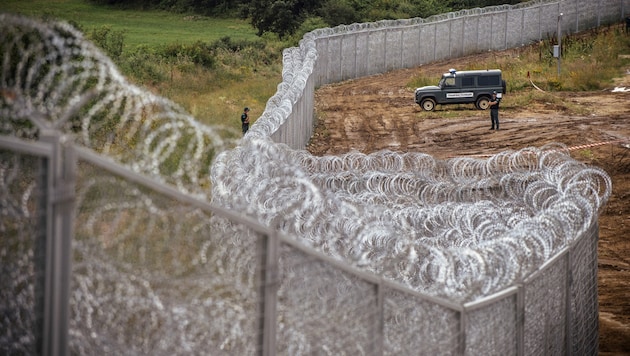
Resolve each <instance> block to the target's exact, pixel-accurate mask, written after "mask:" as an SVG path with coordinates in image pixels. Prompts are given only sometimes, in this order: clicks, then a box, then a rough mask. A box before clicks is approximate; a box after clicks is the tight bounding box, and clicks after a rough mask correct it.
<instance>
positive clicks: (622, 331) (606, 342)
mask: <svg viewBox="0 0 630 356" xmlns="http://www.w3.org/2000/svg"><path fill="white" fill-rule="evenodd" d="M484 55H488V54H482V55H480V56H484ZM478 59H479V58H477V57H475V56H472V57H465V58H459V59H455V60H450V61H444V62H440V63H432V64H429V65H424V66H422V70H423V71H425V72H426V71H429V72H433V73H436V82H437V79H438V78H439V75H440V74H441V73H443V72H445V71H447V70H448V69H449V68H463V67H466V64H467V63H470V62H472V61H475V60H478ZM629 69H630V68H625V69H624V70H625V71H626V73H628V70H629ZM418 70H419V68H414V69H404V70H398V71H394V72H389V73H386V74H381V75H376V76H371V77H366V78H361V79H356V80H351V81H346V82H342V83H336V84H333V85H328V86H324V87H322V88H320V89H318V90H317V91H316V94H315V95H316V115H317V117H318V123H317V125H316V128H315V133H314V135H313V138H312V139H311V142H310V144H309V147H308V148H307V149H308V150H309V151H310V152H311V153H312V154H314V155H335V154H342V153H346V152H349V151H351V150H357V151H360V152H364V153H370V152H375V151H379V150H384V149H388V150H392V151H400V152H423V153H428V154H431V155H433V156H434V157H436V158H449V157H456V156H467V155H480V156H485V155H492V154H495V153H498V152H502V151H506V150H518V149H522V148H526V147H540V146H543V145H545V144H549V143H555V142H559V143H563V144H565V145H567V146H568V147H571V148H573V149H572V151H571V154H572V156H573V157H574V158H576V159H578V160H581V161H584V162H586V163H588V164H591V165H595V166H599V167H601V168H603V169H604V170H605V171H606V172H607V173H608V174H609V175H610V176H611V178H612V182H613V191H612V196H611V198H610V200H609V201H608V203H607V205H606V207H605V208H604V209H603V211H602V212H601V215H600V240H599V246H598V255H599V256H598V268H599V271H598V291H599V330H600V336H599V351H600V353H599V354H600V355H628V354H630V204H629V203H630V92H613V91H612V89H613V88H614V87H627V88H629V89H630V75H625V76H623V77H621V78H618V79H616V80H615V83H613V85H611V87H610V89H608V90H603V91H598V92H554V93H547V94H545V97H546V96H547V95H548V97H549V100H548V101H547V100H536V101H532V102H530V103H527V105H517V104H514V103H510V99H511V98H510V93H509V92H508V93H507V94H506V95H505V96H504V98H503V101H502V104H501V111H500V124H501V127H500V130H499V131H496V130H493V131H491V130H489V128H490V113H489V112H488V111H480V110H476V109H475V108H474V107H473V105H472V104H467V105H456V106H440V105H438V106H437V108H436V111H435V112H424V111H423V110H422V109H421V108H420V106H418V105H417V104H415V102H414V99H413V89H411V88H407V87H406V84H407V83H408V82H409V79H410V78H411V77H412V76H414V75H415V74H416V73H417V71H418ZM508 85H509V83H508ZM531 90H537V89H535V88H534V87H532V89H531ZM558 99H560V100H558ZM585 145H586V146H585Z"/></svg>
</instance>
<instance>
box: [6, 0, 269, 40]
mask: <svg viewBox="0 0 630 356" xmlns="http://www.w3.org/2000/svg"><path fill="white" fill-rule="evenodd" d="M0 11H2V12H13V13H19V14H23V15H27V16H31V17H41V16H44V17H47V18H53V19H60V20H65V21H72V22H75V23H77V24H79V25H80V26H81V27H82V28H83V29H84V30H86V31H88V30H90V29H93V28H99V27H103V26H109V27H111V28H112V29H113V30H115V31H122V32H123V33H124V36H125V45H126V46H127V47H129V48H135V47H136V46H138V45H147V46H149V47H155V46H159V45H163V44H167V43H193V42H196V41H204V42H213V41H215V40H218V39H220V38H222V37H225V36H229V37H231V38H232V39H249V40H253V39H256V38H257V36H256V30H255V29H254V28H253V27H252V26H251V25H250V24H249V23H248V22H247V21H245V20H240V19H219V18H208V17H202V16H190V15H184V14H174V13H169V12H163V11H137V10H118V9H115V8H109V7H103V6H96V5H94V4H91V3H90V2H88V1H87V0H2V1H0Z"/></svg>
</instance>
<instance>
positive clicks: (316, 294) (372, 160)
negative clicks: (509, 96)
mask: <svg viewBox="0 0 630 356" xmlns="http://www.w3.org/2000/svg"><path fill="white" fill-rule="evenodd" d="M601 3H605V2H604V1H603V0H602V1H601ZM536 4H538V5H540V6H551V5H549V4H548V3H536ZM571 4H574V3H573V2H571ZM619 4H622V5H623V2H622V3H619ZM556 6H557V3H556ZM506 9H508V8H505V7H501V8H497V9H494V10H492V11H499V12H501V11H504V10H506ZM509 9H510V10H514V9H518V8H517V7H514V8H509ZM475 11H479V12H480V14H486V13H489V12H492V11H490V10H488V9H484V10H475ZM621 11H622V13H623V10H621ZM502 14H503V16H507V15H505V13H504V12H502ZM444 16H445V19H448V18H450V17H453V14H449V15H444ZM487 16H490V15H487ZM592 16H598V17H597V18H598V20H597V21H600V18H601V17H604V16H603V15H600V14H595V13H593V14H592ZM455 17H456V16H455ZM0 20H1V21H0V23H1V25H0V27H1V29H2V33H3V37H2V40H0V51H1V52H2V53H3V65H2V67H1V72H0V91H1V95H0V99H1V102H0V104H1V105H0V124H1V126H0V179H1V183H0V204H1V205H0V231H1V232H2V234H1V235H2V240H0V266H2V274H1V275H0V279H1V281H2V286H3V288H2V292H0V293H1V294H0V308H1V309H2V319H0V330H1V331H0V350H2V352H3V353H8V354H14V353H28V354H30V353H42V354H67V353H77V354H90V353H116V354H169V355H171V354H191V353H192V354H196V353H209V354H230V355H232V354H256V353H259V354H268V355H271V354H287V355H288V354H290V355H301V354H335V355H339V354H341V355H343V354H353V355H354V354H367V355H372V354H374V355H399V354H427V355H430V354H458V355H459V354H470V355H475V354H496V355H499V354H501V355H504V354H540V353H552V354H555V353H577V354H594V353H596V352H597V342H598V341H597V331H598V328H597V280H596V271H597V249H596V247H597V236H598V231H597V218H598V214H599V211H600V209H601V208H602V207H603V206H604V204H605V203H606V201H607V199H608V196H609V194H610V190H611V189H610V179H609V177H608V176H607V175H606V174H605V173H604V172H603V171H601V170H599V169H596V168H592V167H587V166H585V165H583V164H581V163H579V162H577V161H575V160H573V159H571V157H570V156H569V155H568V153H567V152H566V151H565V149H564V147H562V146H560V145H552V146H548V147H542V148H531V149H527V150H523V151H518V152H504V153H501V154H498V155H495V156H492V157H490V158H488V159H483V160H481V159H471V158H456V159H451V160H445V161H443V160H437V159H435V158H433V157H431V156H428V155H424V154H421V153H405V154H402V153H394V152H377V153H374V154H371V155H363V154H359V153H356V152H351V153H348V154H346V155H342V156H334V157H333V156H329V157H314V156H312V155H309V154H308V153H307V152H305V151H302V150H294V149H290V148H289V147H288V146H287V145H284V144H277V143H274V142H273V141H272V140H271V139H270V138H272V139H273V140H276V141H281V142H285V143H287V144H288V145H289V146H296V145H297V146H299V145H303V144H304V142H305V140H306V139H307V138H308V137H309V136H310V133H309V132H310V130H311V129H312V127H311V123H310V117H312V108H313V95H314V88H315V87H316V85H320V84H322V83H319V82H317V81H316V80H315V78H316V77H321V76H322V75H323V73H324V72H320V71H321V69H316V68H321V67H318V66H319V65H320V64H321V63H324V60H322V59H321V58H320V53H319V50H320V49H319V48H317V47H318V46H320V44H321V43H324V42H323V41H327V43H328V44H327V45H326V46H329V45H330V41H332V40H330V41H329V39H325V38H324V37H320V40H319V41H320V42H319V43H320V44H317V45H315V44H316V41H315V42H314V41H313V40H312V38H311V37H309V36H321V34H322V33H324V32H326V31H335V30H320V31H319V32H318V33H319V34H317V33H315V34H311V35H307V37H305V39H304V40H303V41H302V46H300V47H299V48H294V49H289V50H286V51H285V53H284V55H285V66H284V72H283V82H282V83H281V84H280V85H279V87H278V93H277V94H276V95H275V96H274V97H273V98H271V99H270V101H269V103H268V106H267V109H266V110H265V113H264V114H263V117H261V118H260V119H258V121H257V122H256V123H255V124H254V125H253V126H252V129H251V130H250V132H248V134H247V135H246V137H245V138H244V139H243V140H242V141H240V142H230V141H226V140H225V139H223V137H224V135H222V134H221V131H222V130H223V129H222V128H220V127H206V126H203V125H200V124H199V123H197V122H196V121H195V120H194V119H193V118H191V117H190V116H188V115H187V114H186V113H185V112H183V111H182V110H181V109H180V108H178V107H177V106H176V105H174V104H172V103H170V102H168V101H167V100H165V99H163V98H159V97H155V96H154V95H152V94H151V93H148V92H146V91H143V90H141V89H139V88H137V87H134V86H133V85H131V84H129V83H127V82H126V81H125V80H124V78H122V76H120V74H119V73H118V72H117V70H116V69H115V67H114V66H113V64H112V63H111V62H110V61H109V60H108V59H107V58H106V57H104V56H103V55H102V54H101V52H100V51H98V50H97V49H96V48H94V47H93V46H92V45H91V44H90V43H89V42H87V41H84V40H83V39H82V37H81V35H80V34H79V33H77V32H76V31H75V30H74V29H72V28H71V27H70V26H67V25H63V24H44V23H40V22H37V21H33V20H29V19H26V18H22V17H16V16H10V15H0ZM577 20H578V19H577V16H576V23H578V21H577ZM579 20H580V21H579V23H587V22H588V21H587V20H586V19H584V18H580V19H579ZM414 21H419V20H414ZM493 21H494V20H493ZM497 21H498V20H497ZM554 21H555V19H554ZM438 22H440V21H438ZM447 22H448V21H447ZM440 23H441V22H440ZM385 24H387V26H389V25H392V23H391V22H384V23H379V24H377V25H374V24H367V25H356V26H357V27H362V26H366V27H370V26H377V27H379V26H385ZM434 25H435V27H433V31H434V32H437V30H438V27H437V26H438V24H437V23H435V24H434ZM396 26H397V25H396ZM396 26H394V27H396ZM439 26H445V27H446V24H443V23H441V24H440V25H439ZM448 26H451V25H448ZM580 26H581V25H580ZM455 27H457V26H455ZM396 31H398V30H395V29H394V30H392V33H390V32H387V31H382V30H380V29H378V30H375V33H372V32H373V31H372V30H370V31H363V30H361V31H358V33H359V32H360V33H361V36H363V37H359V35H357V37H356V41H357V43H362V41H365V42H364V43H365V46H364V45H358V46H356V49H357V50H359V48H362V49H361V50H365V49H366V48H374V51H375V53H373V54H374V56H372V54H369V55H367V56H369V57H372V59H371V60H370V61H371V62H370V63H376V64H374V65H372V64H369V63H363V64H361V65H362V66H363V67H364V68H365V69H361V70H365V72H359V71H358V70H357V72H356V73H357V74H356V75H359V73H360V75H367V74H370V71H371V70H373V69H371V68H379V69H384V70H389V69H393V68H395V67H391V68H390V67H389V66H390V65H391V66H394V64H391V63H397V64H395V65H400V63H405V62H406V61H410V60H411V59H410V58H411V57H407V59H405V55H404V53H405V52H404V51H403V50H402V47H401V48H399V49H396V48H394V47H393V48H392V49H388V50H387V51H388V52H387V53H389V54H386V53H384V52H378V51H377V50H376V49H377V48H389V46H390V42H389V39H392V38H398V39H402V38H403V37H404V36H408V34H406V35H403V34H402V32H396ZM422 31H424V30H422ZM459 31H460V32H465V33H468V32H469V31H464V30H462V29H461V28H460V29H459ZM316 32H317V31H316ZM376 32H378V33H376ZM396 36H398V37H396ZM330 37H331V38H333V37H335V36H330ZM373 38H376V39H380V40H379V41H380V42H378V41H377V42H372V40H371V39H373ZM340 41H341V40H340ZM344 41H345V40H344ZM395 42H396V41H395ZM334 43H335V44H334V45H333V46H335V45H339V46H341V47H342V48H343V50H346V47H348V46H347V45H348V43H347V42H343V41H342V42H334ZM398 43H400V41H398ZM466 43H467V42H466ZM434 46H437V47H439V48H440V51H442V52H443V51H445V48H444V47H441V46H442V45H441V44H439V45H435V44H434ZM453 48H457V46H453ZM379 51H380V49H379ZM449 51H450V49H449ZM442 52H440V53H442ZM329 53H330V54H331V58H332V54H334V53H335V50H333V49H332V48H331V49H330V50H329ZM337 53H339V52H337ZM366 53H371V52H365V53H364V54H366ZM392 53H401V55H400V56H398V57H397V58H398V59H395V58H396V55H391V54H392ZM449 55H457V54H453V53H450V54H449ZM341 58H342V59H340V61H341V62H340V63H345V62H347V61H348V60H347V59H345V58H346V56H345V55H344V56H341ZM378 58H382V59H381V60H380V61H381V62H379V60H377V59H378ZM354 61H355V62H357V63H358V59H355V60H354ZM389 61H392V62H389ZM316 63H317V65H316ZM378 63H381V64H378ZM388 63H390V64H388ZM340 67H343V66H342V65H340ZM309 68H310V69H309ZM331 68H332V67H331ZM356 68H359V67H356ZM329 70H331V71H332V72H331V73H333V74H331V76H330V77H329V79H326V80H332V78H335V79H334V80H341V79H343V77H337V75H340V74H335V72H334V70H333V69H329ZM314 74H315V75H314ZM326 76H328V74H326ZM327 78H328V77H327ZM287 119H290V120H288V121H286V120H287ZM274 120H275V121H274Z"/></svg>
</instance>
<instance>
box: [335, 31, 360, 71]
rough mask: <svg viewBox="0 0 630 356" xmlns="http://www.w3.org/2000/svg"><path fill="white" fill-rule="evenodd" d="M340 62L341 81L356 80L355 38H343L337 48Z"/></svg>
mask: <svg viewBox="0 0 630 356" xmlns="http://www.w3.org/2000/svg"><path fill="white" fill-rule="evenodd" d="M338 52H339V53H340V56H339V57H340V60H341V79H342V80H347V79H352V78H356V61H357V58H356V55H357V38H356V36H343V37H342V38H341V44H340V47H339V48H338Z"/></svg>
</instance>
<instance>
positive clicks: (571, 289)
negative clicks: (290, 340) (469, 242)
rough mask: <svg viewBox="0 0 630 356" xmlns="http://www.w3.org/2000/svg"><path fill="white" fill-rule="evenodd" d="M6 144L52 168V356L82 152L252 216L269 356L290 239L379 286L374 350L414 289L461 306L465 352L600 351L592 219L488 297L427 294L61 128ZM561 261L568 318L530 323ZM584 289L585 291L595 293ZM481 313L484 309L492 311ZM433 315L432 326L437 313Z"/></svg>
mask: <svg viewBox="0 0 630 356" xmlns="http://www.w3.org/2000/svg"><path fill="white" fill-rule="evenodd" d="M0 149H1V150H8V151H12V152H15V153H18V154H30V155H35V156H39V157H41V159H42V169H43V170H44V172H45V174H43V177H46V182H45V186H46V188H45V192H46V195H45V200H46V202H45V203H43V204H42V207H44V206H45V211H46V213H45V219H42V221H41V224H42V225H45V227H44V230H45V231H46V236H45V241H42V242H43V246H45V250H46V254H45V255H46V261H45V262H43V261H42V262H41V263H42V265H41V267H40V268H43V269H44V271H45V273H44V275H43V276H44V277H43V278H42V279H41V280H40V281H39V282H38V283H41V286H35V288H36V289H39V288H41V289H42V290H43V291H44V293H43V295H42V296H41V300H40V302H41V303H42V306H43V307H42V306H36V309H37V310H34V311H33V313H42V314H41V315H38V316H37V318H38V320H41V321H42V322H41V324H40V325H39V326H38V331H37V333H39V334H41V337H40V338H39V341H38V343H40V344H39V345H37V350H38V351H41V354H43V355H65V354H68V338H69V335H68V308H69V306H68V303H69V297H68V293H69V288H70V280H71V277H72V275H71V274H72V263H71V260H72V259H71V256H72V247H71V245H72V239H73V225H74V224H75V221H74V216H75V214H74V211H73V209H74V197H75V193H74V185H75V177H76V175H77V171H76V169H77V161H78V160H83V161H87V162H89V163H91V164H94V165H97V166H99V167H100V168H102V169H105V170H107V171H108V172H111V173H113V174H115V175H117V176H120V177H122V178H123V179H125V180H127V181H131V182H134V183H136V184H140V185H142V186H144V187H146V188H149V189H150V190H152V191H156V192H158V193H160V194H164V195H167V196H170V197H172V198H173V199H176V200H178V201H181V202H185V203H187V204H191V205H193V206H195V207H198V208H199V209H202V210H205V211H211V212H212V213H213V214H216V215H219V216H223V217H225V218H227V219H229V220H231V221H232V222H234V223H236V224H242V225H245V226H247V227H248V228H251V229H253V230H254V231H256V232H258V233H260V236H261V237H262V239H261V241H260V249H261V253H260V254H259V256H261V259H260V261H259V264H258V265H259V266H260V271H261V273H260V274H259V286H260V294H259V295H260V296H261V300H260V301H259V306H260V310H259V315H258V316H257V317H259V318H260V330H261V334H260V335H259V336H258V338H257V340H258V343H259V345H258V346H257V349H258V350H260V353H261V354H262V355H275V354H277V347H278V345H277V342H278V340H277V333H276V330H277V326H278V325H277V320H278V318H277V313H278V308H279V305H278V303H279V300H278V298H277V297H278V295H277V293H278V288H279V285H280V284H281V283H282V281H283V275H282V271H280V270H279V260H278V258H279V249H280V246H283V245H286V246H289V247H291V248H293V249H297V250H299V251H301V252H302V253H304V254H306V255H308V256H310V257H309V258H314V259H317V260H319V261H321V262H322V263H324V264H327V265H329V266H331V268H334V269H337V270H339V271H343V272H344V273H349V274H352V275H354V276H356V277H357V278H358V279H359V280H362V281H364V282H367V283H370V284H371V285H373V289H372V290H373V293H374V295H373V296H372V297H373V298H375V300H376V301H377V303H376V305H375V306H374V308H375V309H376V312H375V315H376V319H375V320H372V322H373V323H374V325H368V326H367V327H370V328H373V329H374V330H376V331H375V332H376V334H375V335H373V345H372V350H373V351H374V352H373V354H374V355H383V354H388V347H392V345H388V344H386V343H385V341H384V340H385V334H386V333H387V331H388V327H390V324H389V323H388V318H387V316H386V314H387V311H386V309H385V305H386V304H387V303H386V302H385V301H386V300H387V299H388V297H387V296H388V295H389V294H390V293H391V292H395V293H402V295H406V296H407V297H405V298H418V299H419V300H422V301H424V302H426V303H430V304H432V305H439V306H441V307H442V308H446V310H451V311H452V312H453V313H455V315H457V320H459V321H458V325H454V326H453V329H454V330H456V334H455V335H453V337H454V339H455V340H457V342H456V343H457V345H453V346H454V348H455V350H457V351H456V354H461V355H469V354H478V353H479V352H482V353H488V352H491V351H500V352H508V353H512V354H516V355H526V354H532V353H539V352H540V353H548V352H549V351H550V349H551V350H553V351H560V352H561V353H563V354H567V353H578V354H595V353H596V352H597V349H598V337H597V335H598V326H597V325H598V324H597V307H596V306H597V240H598V226H597V225H594V226H591V228H590V230H588V231H587V233H585V234H584V235H583V236H579V237H576V238H575V241H574V242H573V243H571V244H570V245H569V247H567V248H565V249H563V250H562V251H561V252H559V253H558V254H556V256H554V257H553V258H552V259H550V260H549V261H548V262H547V263H545V264H544V265H543V266H541V267H540V268H539V269H538V271H536V272H535V273H533V274H532V275H530V276H529V277H528V278H527V279H526V280H524V281H523V282H522V283H520V284H517V285H514V286H511V287H508V288H506V289H505V290H503V291H500V292H498V293H496V294H494V295H491V296H488V297H486V298H483V299H482V300H477V301H475V302H471V303H466V304H459V303H453V302H450V301H447V300H443V299H440V298H436V297H432V296H428V295H424V294H422V293H418V292H416V291H413V290H410V289H408V288H407V287H404V286H402V285H399V284H397V283H395V282H391V281H387V280H384V279H383V278H382V277H380V276H376V275H372V274H369V273H365V272H363V271H360V270H358V269H356V268H354V267H352V266H350V265H347V264H345V263H342V262H340V261H338V260H335V259H333V258H331V257H329V256H326V255H324V254H322V253H321V252H318V251H315V250H313V249H311V248H309V247H306V246H304V245H302V244H301V243H300V242H298V241H297V240H296V239H294V238H291V237H288V236H284V235H282V234H280V233H278V232H277V231H273V230H270V229H269V228H267V227H265V226H263V225H261V224H260V223H259V222H257V221H254V220H252V219H250V218H247V217H244V216H242V215H240V214H238V213H236V212H234V211H230V210H227V209H225V208H222V207H220V206H216V205H214V204H211V203H208V202H205V201H201V200H198V199H197V198H194V197H191V196H188V195H185V194H182V193H181V192H179V191H177V190H176V189H175V188H173V187H170V186H168V185H165V184H162V183H160V182H157V181H155V180H153V179H151V178H147V177H144V176H142V175H139V174H137V173H135V172H133V171H131V170H130V169H128V168H126V167H124V166H122V165H120V164H118V163H115V162H113V161H110V160H108V159H106V158H104V157H101V156H100V155H98V154H96V153H94V152H92V151H90V150H87V149H85V148H82V147H78V146H75V145H74V144H72V143H69V142H67V140H66V139H65V138H64V136H63V135H62V134H61V133H55V132H52V131H49V132H46V133H45V134H43V135H42V139H41V142H27V141H22V140H19V139H16V138H12V137H6V136H0ZM554 269H556V271H555V273H556V274H559V275H560V276H561V277H563V278H564V282H563V283H564V284H563V285H562V288H560V289H559V291H560V292H561V293H560V296H559V298H560V299H559V300H558V302H559V303H560V304H561V305H563V308H564V311H562V312H560V314H561V315H562V316H563V318H562V320H560V321H556V324H555V325H552V324H546V325H543V327H542V329H541V328H540V326H539V327H538V328H535V327H528V325H527V322H528V316H531V315H532V313H544V312H545V310H544V309H542V310H541V309H540V308H537V307H536V305H537V303H540V300H536V299H533V300H532V296H530V293H533V296H534V297H535V296H536V294H535V291H537V290H539V288H540V285H539V282H540V280H541V279H542V281H543V282H542V283H543V286H545V287H549V286H548V285H547V284H549V283H547V284H545V280H544V278H545V276H546V274H548V273H549V271H550V270H554ZM584 291H586V295H585V294H584ZM551 297H552V296H551ZM544 302H547V300H544ZM582 304H589V305H591V306H592V304H594V305H595V309H592V308H591V309H590V310H591V311H592V310H595V313H594V315H592V313H591V314H589V313H588V311H589V309H588V308H586V309H584V308H581V307H580V305H582ZM281 306H282V305H280V307H281ZM497 306H499V309H498V310H499V311H498V312H496V311H494V309H495V308H497ZM500 306H502V307H500ZM486 308H489V309H490V310H493V311H492V313H493V314H496V317H497V321H498V322H501V325H502V330H495V329H494V328H495V327H496V326H493V325H486V326H484V325H483V324H481V323H483V321H481V322H480V321H479V320H477V317H478V316H479V315H478V314H477V313H476V312H478V311H482V310H483V309H486ZM501 308H503V309H501ZM38 310H40V311H38ZM502 310H503V311H502ZM585 311H586V312H587V313H586V314H585ZM497 313H498V314H497ZM482 314H483V313H482ZM481 316H482V317H483V315H481ZM252 317H256V316H252ZM532 319H536V318H532ZM424 323H428V325H430V323H431V320H428V321H425V322H424ZM480 326H481V329H480ZM558 326H561V328H560V329H561V330H562V332H561V333H560V338H561V339H562V345H561V346H559V345H558V340H556V339H552V340H537V338H541V337H543V338H547V337H548V336H549V335H554V334H553V332H554V330H555V329H556V327H558ZM506 330H507V331H506ZM409 332H414V330H409ZM555 332H557V330H555ZM488 334H492V335H493V337H495V338H496V342H495V343H493V344H492V345H493V347H496V349H492V350H487V349H479V348H478V347H479V345H480V343H478V342H476V341H477V340H478V338H479V337H481V336H482V335H488ZM484 337H485V336H484ZM532 340H533V341H532ZM532 345H533V346H532ZM540 345H543V347H546V349H542V350H541V349H536V348H535V347H540Z"/></svg>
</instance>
